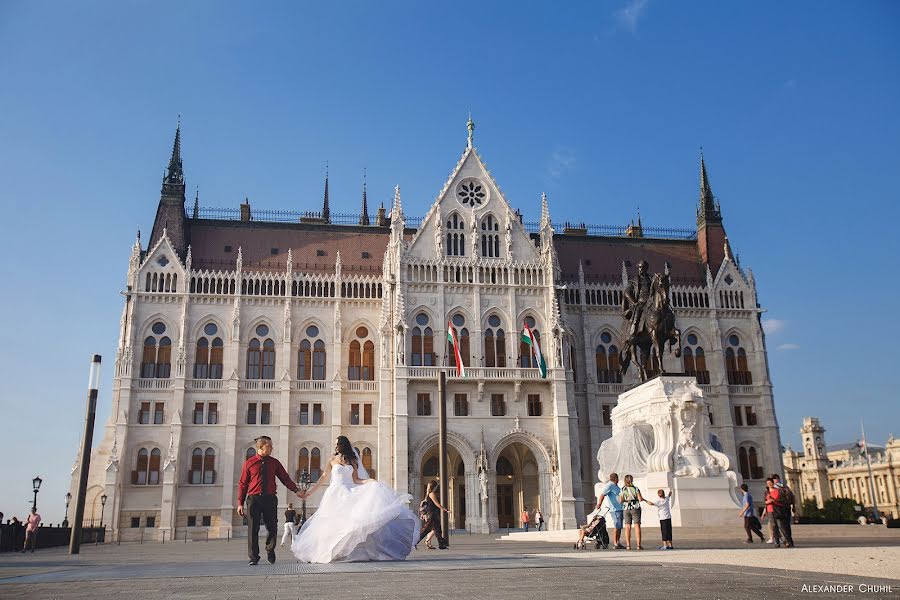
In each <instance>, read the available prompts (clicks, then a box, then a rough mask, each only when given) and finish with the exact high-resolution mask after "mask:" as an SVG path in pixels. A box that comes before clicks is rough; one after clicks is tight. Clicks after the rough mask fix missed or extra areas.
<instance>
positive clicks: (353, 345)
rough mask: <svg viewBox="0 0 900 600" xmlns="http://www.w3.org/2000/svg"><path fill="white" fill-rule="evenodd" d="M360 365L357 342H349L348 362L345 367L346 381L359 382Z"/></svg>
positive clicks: (360, 350) (360, 357) (359, 351)
mask: <svg viewBox="0 0 900 600" xmlns="http://www.w3.org/2000/svg"><path fill="white" fill-rule="evenodd" d="M360 363H362V349H361V348H360V345H359V341H358V340H353V341H352V342H350V362H349V363H348V366H347V379H349V380H350V381H359V379H360V370H361V369H360Z"/></svg>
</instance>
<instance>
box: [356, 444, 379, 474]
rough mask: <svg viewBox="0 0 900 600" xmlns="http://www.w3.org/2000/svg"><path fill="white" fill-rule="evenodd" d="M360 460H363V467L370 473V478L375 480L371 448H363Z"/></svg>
mask: <svg viewBox="0 0 900 600" xmlns="http://www.w3.org/2000/svg"><path fill="white" fill-rule="evenodd" d="M360 458H362V466H363V468H364V469H365V470H366V471H367V472H368V473H369V477H371V478H372V479H375V475H376V471H375V462H374V456H373V453H372V449H371V448H369V447H366V448H363V449H362V452H360Z"/></svg>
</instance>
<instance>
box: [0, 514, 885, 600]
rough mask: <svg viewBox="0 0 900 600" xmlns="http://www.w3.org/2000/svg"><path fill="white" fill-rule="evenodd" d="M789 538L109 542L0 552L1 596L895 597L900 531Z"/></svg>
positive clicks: (143, 598)
mask: <svg viewBox="0 0 900 600" xmlns="http://www.w3.org/2000/svg"><path fill="white" fill-rule="evenodd" d="M898 533H900V532H898ZM796 539H797V540H798V541H799V540H805V541H804V542H801V546H800V547H798V548H796V549H791V550H788V549H781V550H779V549H775V548H772V547H771V546H766V545H760V544H753V545H752V546H751V545H744V544H741V543H740V537H738V539H737V541H735V540H734V539H730V536H729V537H723V536H721V535H720V536H719V537H718V538H716V539H706V540H703V539H686V540H684V541H683V542H682V543H681V544H680V545H679V548H678V549H677V550H675V551H672V552H664V551H657V550H644V551H641V552H638V551H631V552H626V551H612V550H607V551H603V550H586V551H575V550H572V549H571V545H569V544H563V543H552V542H544V541H540V540H538V541H528V542H508V541H498V540H497V539H496V537H495V536H486V535H485V536H478V535H473V536H454V537H453V538H452V539H451V544H452V548H451V549H450V550H447V551H439V550H434V551H430V550H417V551H415V552H414V553H413V554H412V555H411V556H410V558H409V560H406V561H402V562H388V563H344V564H331V565H306V564H298V563H297V562H296V561H294V560H293V559H292V558H291V557H290V553H289V551H288V550H287V549H282V548H279V549H278V550H279V552H278V554H279V560H278V562H277V563H276V564H275V565H268V564H265V562H263V564H260V565H257V566H255V567H251V566H248V565H247V564H246V559H245V549H246V546H245V543H244V540H232V541H231V542H230V543H229V542H225V541H213V542H208V543H207V542H189V543H186V544H185V543H172V542H168V543H166V544H160V543H147V544H143V545H139V544H123V545H121V546H119V545H113V544H110V545H106V546H85V547H83V549H82V554H81V555H79V556H68V555H67V554H66V552H65V549H62V548H59V549H51V550H45V551H43V552H37V553H35V554H30V553H29V554H26V555H22V554H14V555H10V554H3V555H0V599H3V600H7V599H18V598H22V599H24V598H28V599H33V598H40V599H45V598H46V599H51V598H72V599H88V598H90V599H95V598H109V599H110V600H112V599H118V598H124V599H136V600H155V599H157V598H186V599H191V600H193V599H207V598H210V599H213V598H214V599H216V600H220V599H228V598H253V599H258V600H263V599H270V598H273V599H285V598H376V599H380V598H385V599H387V598H414V597H423V596H424V597H428V598H453V599H455V600H469V599H474V598H499V599H505V598H516V599H522V598H540V599H547V600H556V599H557V598H559V599H560V600H561V599H562V598H566V599H569V598H599V597H604V598H606V597H610V596H611V595H615V596H618V597H623V598H629V599H635V600H637V599H640V600H645V599H653V598H665V599H666V600H680V599H681V598H723V599H732V598H733V599H738V598H740V599H741V600H746V599H747V598H795V597H797V598H799V597H809V596H810V595H811V594H812V595H813V596H815V597H817V598H831V597H835V598H837V597H841V598H846V597H848V596H851V597H866V598H900V535H897V536H885V535H883V531H882V532H881V534H880V535H877V536H870V535H866V531H865V529H861V530H860V534H859V535H858V536H856V537H854V536H848V535H843V536H841V537H840V538H832V537H828V536H818V537H815V536H811V535H806V536H802V535H796ZM647 546H650V544H647ZM814 586H842V587H831V588H826V591H822V588H816V587H814ZM868 586H872V587H868ZM888 588H889V589H888Z"/></svg>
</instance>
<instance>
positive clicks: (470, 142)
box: [466, 112, 475, 148]
mask: <svg viewBox="0 0 900 600" xmlns="http://www.w3.org/2000/svg"><path fill="white" fill-rule="evenodd" d="M466 129H467V130H468V131H469V138H468V141H467V142H466V148H472V147H473V146H474V144H475V121H473V120H472V113H471V112H470V113H469V120H468V121H467V122H466Z"/></svg>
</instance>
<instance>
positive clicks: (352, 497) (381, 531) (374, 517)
mask: <svg viewBox="0 0 900 600" xmlns="http://www.w3.org/2000/svg"><path fill="white" fill-rule="evenodd" d="M361 471H362V472H361V474H363V473H365V471H364V470H362V469H361ZM411 499H412V497H411V496H410V495H409V494H404V495H400V494H398V493H397V492H395V491H394V490H392V489H391V488H389V487H388V486H386V485H385V484H383V483H381V482H379V481H375V482H372V483H366V484H359V485H357V484H355V483H353V466H352V465H334V466H332V468H331V482H330V484H329V485H328V489H327V490H326V491H325V494H324V495H323V496H322V501H321V502H320V503H319V508H318V509H317V510H316V512H315V513H314V514H313V516H312V517H310V518H309V520H307V521H306V523H304V524H303V527H301V528H300V531H299V532H298V533H297V535H296V536H294V542H293V544H291V550H292V551H293V553H294V556H296V557H297V559H298V560H300V561H301V562H307V563H330V562H336V561H368V560H403V559H405V558H406V557H407V556H408V555H409V553H410V552H412V548H413V545H414V544H415V543H416V540H417V539H418V537H419V519H418V518H417V517H416V515H415V514H414V513H413V512H412V511H411V510H410V509H409V508H407V506H406V504H407V503H408V502H409V501H410V500H411Z"/></svg>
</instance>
